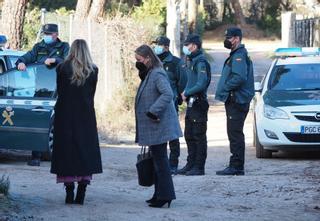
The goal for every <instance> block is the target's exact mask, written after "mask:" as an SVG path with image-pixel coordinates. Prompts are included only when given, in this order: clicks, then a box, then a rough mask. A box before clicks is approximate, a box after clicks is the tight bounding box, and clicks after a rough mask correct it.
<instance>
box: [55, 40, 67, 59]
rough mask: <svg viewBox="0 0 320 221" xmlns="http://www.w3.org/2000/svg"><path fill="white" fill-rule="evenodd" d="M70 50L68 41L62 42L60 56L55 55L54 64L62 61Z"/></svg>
mask: <svg viewBox="0 0 320 221" xmlns="http://www.w3.org/2000/svg"><path fill="white" fill-rule="evenodd" d="M69 50H70V46H69V44H68V43H64V44H63V51H62V53H63V54H62V55H61V56H55V57H54V58H55V59H56V62H55V64H60V63H61V62H63V61H64V59H65V58H66V57H67V56H68V54H69Z"/></svg>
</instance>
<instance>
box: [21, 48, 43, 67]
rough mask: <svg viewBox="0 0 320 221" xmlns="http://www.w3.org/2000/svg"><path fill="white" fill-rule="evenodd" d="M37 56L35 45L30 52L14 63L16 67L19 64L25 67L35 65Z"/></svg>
mask: <svg viewBox="0 0 320 221" xmlns="http://www.w3.org/2000/svg"><path fill="white" fill-rule="evenodd" d="M37 54H38V47H37V45H35V46H33V48H32V49H31V50H30V51H28V52H27V53H25V54H24V55H22V56H21V57H19V58H18V60H17V61H16V66H18V64H19V63H24V64H26V65H27V64H32V63H35V62H36V60H37Z"/></svg>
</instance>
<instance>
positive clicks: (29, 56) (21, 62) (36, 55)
mask: <svg viewBox="0 0 320 221" xmlns="http://www.w3.org/2000/svg"><path fill="white" fill-rule="evenodd" d="M42 33H43V40H42V41H41V42H39V43H37V44H35V45H34V46H33V48H32V50H30V51H28V52H27V53H26V54H24V55H23V56H21V57H20V58H19V59H18V60H17V62H16V66H17V68H18V70H20V71H24V70H26V65H27V64H31V63H44V64H46V65H47V66H48V67H55V66H56V65H57V64H59V63H60V62H62V61H63V60H64V58H65V57H66V56H67V55H68V53H69V44H68V43H67V42H62V41H61V40H60V39H59V38H58V26H57V25H56V24H46V25H44V26H43V27H42ZM40 158H41V152H39V151H32V159H31V160H30V161H29V162H28V165H29V166H40Z"/></svg>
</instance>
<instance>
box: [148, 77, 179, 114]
mask: <svg viewBox="0 0 320 221" xmlns="http://www.w3.org/2000/svg"><path fill="white" fill-rule="evenodd" d="M156 75H157V76H156V79H155V85H156V88H157V90H158V91H159V93H160V96H159V97H158V99H157V100H156V101H155V102H154V103H153V104H152V105H151V107H150V109H149V112H150V113H152V114H154V115H155V116H157V117H159V116H160V114H161V112H162V111H163V110H164V109H165V108H167V106H168V105H169V104H170V103H171V102H172V100H173V93H172V89H171V87H170V83H169V81H168V79H167V78H166V76H164V75H162V74H158V73H156Z"/></svg>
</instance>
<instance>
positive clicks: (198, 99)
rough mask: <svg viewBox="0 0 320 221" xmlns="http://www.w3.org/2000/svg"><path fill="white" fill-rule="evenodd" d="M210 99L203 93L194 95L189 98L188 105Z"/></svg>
mask: <svg viewBox="0 0 320 221" xmlns="http://www.w3.org/2000/svg"><path fill="white" fill-rule="evenodd" d="M201 101H208V100H207V98H206V97H204V96H201V95H193V96H190V97H188V98H187V107H192V106H193V104H194V103H197V102H201Z"/></svg>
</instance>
